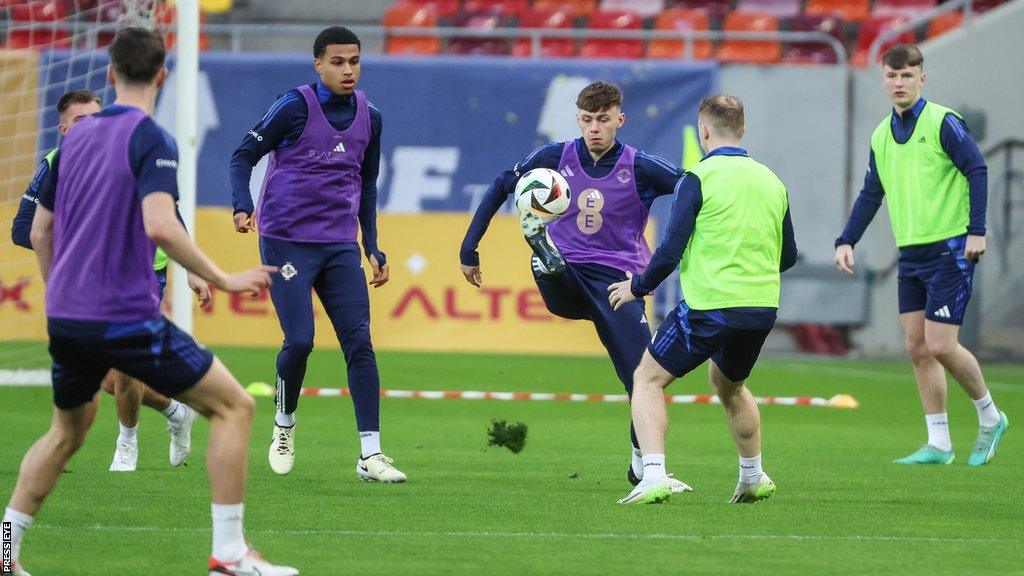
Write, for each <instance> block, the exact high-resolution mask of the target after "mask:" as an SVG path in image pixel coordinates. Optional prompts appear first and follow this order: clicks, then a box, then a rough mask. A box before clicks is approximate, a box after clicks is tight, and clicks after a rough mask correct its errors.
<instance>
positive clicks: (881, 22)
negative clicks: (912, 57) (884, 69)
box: [850, 16, 917, 66]
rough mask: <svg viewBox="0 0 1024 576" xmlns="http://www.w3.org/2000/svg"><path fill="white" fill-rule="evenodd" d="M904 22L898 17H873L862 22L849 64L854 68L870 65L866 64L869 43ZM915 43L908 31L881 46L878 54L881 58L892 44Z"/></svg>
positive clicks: (912, 34)
mask: <svg viewBox="0 0 1024 576" xmlns="http://www.w3.org/2000/svg"><path fill="white" fill-rule="evenodd" d="M906 22H907V19H906V18H901V17H898V16H897V17H893V16H875V17H871V18H868V19H867V20H865V21H864V22H862V23H861V25H860V32H858V33H857V44H856V47H855V48H854V51H853V58H851V59H850V62H851V63H852V64H853V65H854V66H867V65H869V64H871V63H870V62H868V58H869V57H870V53H869V52H870V50H871V43H872V42H874V41H875V38H877V37H878V35H879V34H881V33H882V32H884V31H886V30H890V29H892V28H895V27H896V26H901V25H903V24H905V23H906ZM916 41H917V39H916V38H915V37H914V33H913V32H911V31H909V30H908V31H907V32H905V33H903V34H901V35H900V36H898V37H896V38H894V39H892V40H889V41H888V42H886V43H885V44H883V45H882V48H881V50H879V52H878V54H879V56H881V55H882V54H884V53H885V51H886V50H888V49H889V47H891V46H893V45H894V44H899V43H900V42H905V43H908V44H913V43H914V42H916Z"/></svg>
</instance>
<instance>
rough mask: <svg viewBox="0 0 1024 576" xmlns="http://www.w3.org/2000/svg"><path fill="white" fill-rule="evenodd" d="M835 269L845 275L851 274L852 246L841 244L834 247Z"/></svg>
mask: <svg viewBox="0 0 1024 576" xmlns="http://www.w3.org/2000/svg"><path fill="white" fill-rule="evenodd" d="M835 264H836V268H839V269H840V270H842V271H843V272H846V273H847V274H853V246H850V245H849V244H841V245H839V246H836V257H835Z"/></svg>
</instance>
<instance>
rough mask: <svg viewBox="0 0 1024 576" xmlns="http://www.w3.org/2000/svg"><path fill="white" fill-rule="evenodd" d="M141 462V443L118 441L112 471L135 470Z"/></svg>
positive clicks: (111, 464)
mask: <svg viewBox="0 0 1024 576" xmlns="http://www.w3.org/2000/svg"><path fill="white" fill-rule="evenodd" d="M138 463H139V445H138V444H137V443H134V442H118V443H117V449H116V450H114V460H113V461H112V462H111V463H110V471H111V472H135V467H136V466H137V465H138Z"/></svg>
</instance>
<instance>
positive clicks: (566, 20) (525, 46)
mask: <svg viewBox="0 0 1024 576" xmlns="http://www.w3.org/2000/svg"><path fill="white" fill-rule="evenodd" d="M572 24H573V22H572V16H571V15H570V14H569V13H568V12H557V11H556V12H550V11H540V10H530V11H527V12H526V13H524V14H523V16H522V18H520V20H519V27H520V28H544V29H550V30H561V29H566V28H572ZM512 55H513V56H532V55H533V42H532V41H531V39H530V38H519V39H517V40H516V43H515V45H513V46H512ZM540 55H541V56H543V57H545V58H571V57H573V56H575V55H576V39H575V38H542V39H541V41H540Z"/></svg>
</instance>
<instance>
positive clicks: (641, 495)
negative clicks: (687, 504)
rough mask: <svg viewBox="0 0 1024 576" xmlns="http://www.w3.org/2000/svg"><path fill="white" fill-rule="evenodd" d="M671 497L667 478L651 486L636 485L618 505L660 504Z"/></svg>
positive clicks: (670, 488) (670, 487)
mask: <svg viewBox="0 0 1024 576" xmlns="http://www.w3.org/2000/svg"><path fill="white" fill-rule="evenodd" d="M671 497H672V486H671V485H670V484H669V480H668V478H665V479H664V480H662V481H661V482H657V483H655V484H651V485H646V486H645V485H644V483H643V482H641V483H640V484H638V485H637V486H636V488H633V491H632V492H630V493H629V494H628V495H627V496H626V497H625V498H623V499H621V500H619V504H661V503H662V502H666V501H667V500H668V499H669V498H671Z"/></svg>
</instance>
